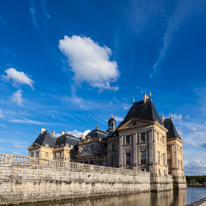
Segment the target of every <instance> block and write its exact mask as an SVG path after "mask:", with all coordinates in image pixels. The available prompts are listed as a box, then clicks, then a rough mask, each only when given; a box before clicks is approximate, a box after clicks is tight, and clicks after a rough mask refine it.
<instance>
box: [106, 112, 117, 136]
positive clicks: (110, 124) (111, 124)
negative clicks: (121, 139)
mask: <svg viewBox="0 0 206 206" xmlns="http://www.w3.org/2000/svg"><path fill="white" fill-rule="evenodd" d="M115 129H116V120H115V119H114V118H113V115H111V118H110V119H109V121H108V130H107V131H108V132H109V133H110V132H114V131H115Z"/></svg>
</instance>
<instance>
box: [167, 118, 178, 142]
mask: <svg viewBox="0 0 206 206" xmlns="http://www.w3.org/2000/svg"><path fill="white" fill-rule="evenodd" d="M164 127H165V128H166V129H167V130H168V132H167V138H179V139H181V137H180V135H179V134H178V132H177V130H176V128H175V125H174V123H173V121H172V119H171V118H169V119H165V120H164Z"/></svg>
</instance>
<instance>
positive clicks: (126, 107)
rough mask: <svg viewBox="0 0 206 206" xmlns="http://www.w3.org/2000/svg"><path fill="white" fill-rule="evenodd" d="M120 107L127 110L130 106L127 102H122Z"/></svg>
mask: <svg viewBox="0 0 206 206" xmlns="http://www.w3.org/2000/svg"><path fill="white" fill-rule="evenodd" d="M122 107H123V109H124V110H128V109H129V108H130V105H129V104H127V103H123V104H122Z"/></svg>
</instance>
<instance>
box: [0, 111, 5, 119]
mask: <svg viewBox="0 0 206 206" xmlns="http://www.w3.org/2000/svg"><path fill="white" fill-rule="evenodd" d="M4 117H5V115H4V114H3V112H2V110H1V109H0V118H4Z"/></svg>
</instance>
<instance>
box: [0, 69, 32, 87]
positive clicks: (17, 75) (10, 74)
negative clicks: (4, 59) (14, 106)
mask: <svg viewBox="0 0 206 206" xmlns="http://www.w3.org/2000/svg"><path fill="white" fill-rule="evenodd" d="M5 72H6V75H1V77H2V79H3V80H5V81H9V80H10V79H11V80H12V82H13V86H17V85H18V84H27V85H29V86H30V87H31V88H32V89H33V90H34V87H33V84H34V81H33V80H32V79H30V78H29V77H28V75H27V74H25V73H24V72H18V71H17V70H16V69H14V68H9V69H6V70H5Z"/></svg>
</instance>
